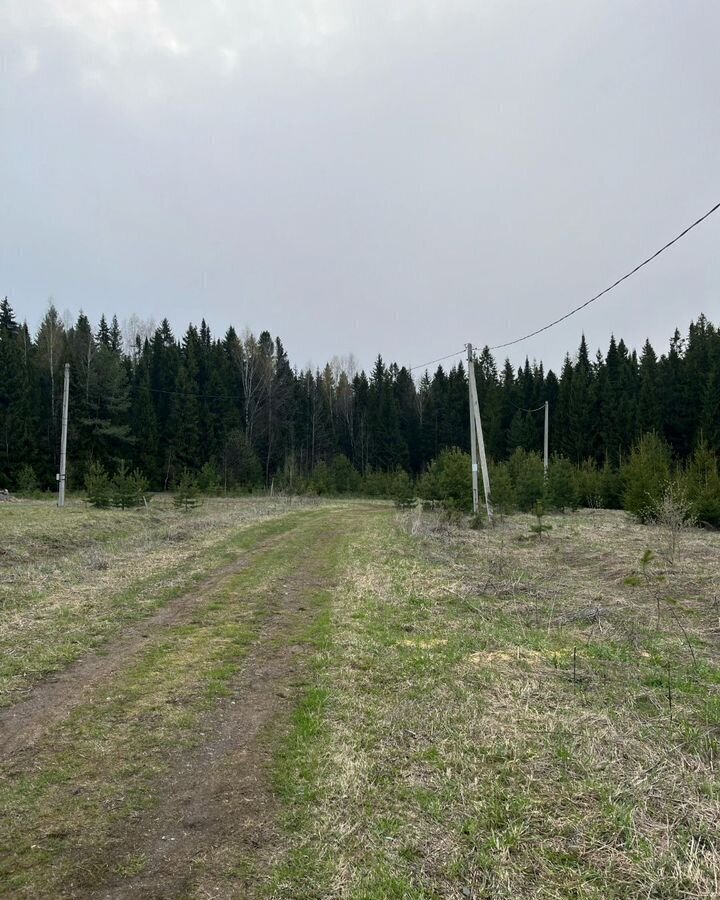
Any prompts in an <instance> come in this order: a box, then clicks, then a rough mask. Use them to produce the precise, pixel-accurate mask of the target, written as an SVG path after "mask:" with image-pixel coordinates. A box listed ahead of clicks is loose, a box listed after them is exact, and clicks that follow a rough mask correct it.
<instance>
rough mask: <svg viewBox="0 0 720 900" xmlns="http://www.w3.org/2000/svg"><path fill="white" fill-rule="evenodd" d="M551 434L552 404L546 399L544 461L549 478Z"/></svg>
mask: <svg viewBox="0 0 720 900" xmlns="http://www.w3.org/2000/svg"><path fill="white" fill-rule="evenodd" d="M549 435H550V405H549V403H548V402H547V400H546V401H545V444H544V448H545V454H544V459H543V462H544V464H545V477H546V478H547V474H548V464H549V462H550V456H549V453H548V447H549V446H550V441H549V439H548V438H549Z"/></svg>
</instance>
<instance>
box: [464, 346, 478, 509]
mask: <svg viewBox="0 0 720 900" xmlns="http://www.w3.org/2000/svg"><path fill="white" fill-rule="evenodd" d="M467 354H468V392H469V403H468V409H469V410H470V453H471V456H472V492H473V513H474V514H475V515H477V514H478V512H479V511H480V497H479V491H478V461H477V438H476V436H475V413H474V411H473V391H472V379H471V378H470V372H471V370H472V369H473V367H474V365H475V363H474V362H473V352H472V344H468V345H467Z"/></svg>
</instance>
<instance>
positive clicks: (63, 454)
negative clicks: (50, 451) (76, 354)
mask: <svg viewBox="0 0 720 900" xmlns="http://www.w3.org/2000/svg"><path fill="white" fill-rule="evenodd" d="M69 397H70V363H65V384H64V385H63V407H62V437H61V438H60V474H59V475H58V506H65V469H66V467H67V427H68V399H69Z"/></svg>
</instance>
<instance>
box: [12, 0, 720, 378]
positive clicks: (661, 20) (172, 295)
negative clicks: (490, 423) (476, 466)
mask: <svg viewBox="0 0 720 900" xmlns="http://www.w3.org/2000/svg"><path fill="white" fill-rule="evenodd" d="M719 28H720V7H718V6H717V4H714V3H711V2H688V3H682V4H680V3H676V2H670V0H664V2H657V3H652V4H649V3H647V2H644V3H640V2H622V3H620V2H613V3H607V2H603V3H600V2H585V3H582V4H577V3H570V2H565V3H559V2H548V3H545V4H528V3H519V2H502V3H500V2H493V3H477V2H454V3H453V2H445V3H440V2H437V3H436V2H425V3H419V2H417V3H411V2H406V3H404V4H393V5H388V4H384V3H379V2H363V3H350V2H345V3H342V2H339V3H330V2H321V0H316V2H309V0H305V2H296V3H291V2H282V3H280V2H255V3H247V4H237V3H231V2H220V0H215V2H214V3H205V4H198V3H194V2H193V3H190V2H186V3H180V2H167V0H165V2H162V0H156V2H151V0H115V2H113V3H104V4H98V3H95V2H91V0H47V2H37V0H36V2H33V0H24V2H23V0H5V3H4V4H3V6H2V7H0V54H1V59H2V64H1V72H2V81H1V82H0V127H1V129H2V141H0V166H1V169H0V172H1V174H0V179H1V180H0V184H1V185H2V189H1V196H2V207H3V216H2V220H1V222H0V272H1V273H2V283H0V291H2V292H6V293H7V294H8V295H9V296H10V298H11V301H12V302H13V304H14V305H15V306H16V308H17V309H18V311H19V312H21V313H24V314H27V316H28V320H29V323H30V324H31V326H33V325H35V324H36V323H37V321H38V320H39V318H40V316H41V315H42V312H43V310H44V307H45V305H46V303H47V298H48V297H49V296H50V295H52V296H53V297H54V298H55V300H56V303H57V305H58V306H59V307H60V308H61V309H64V308H65V307H69V308H71V309H73V310H74V311H77V310H78V309H79V308H80V307H82V308H83V309H84V310H85V311H86V312H87V313H88V314H89V315H90V316H91V318H93V319H95V320H96V319H97V318H98V316H99V314H100V312H101V311H106V312H108V313H111V312H116V313H117V314H118V315H119V317H120V318H122V317H124V316H127V315H128V314H130V313H131V312H137V313H139V314H141V315H147V316H149V315H152V316H154V317H156V318H160V317H162V316H163V315H166V314H167V315H168V316H169V318H170V319H171V321H172V323H173V325H174V326H175V328H176V330H178V331H182V329H183V328H184V327H185V326H186V324H187V322H188V321H190V320H193V321H196V322H197V321H198V320H199V319H200V318H201V317H202V316H205V317H206V319H207V320H208V321H209V323H210V324H211V326H212V327H213V328H214V329H216V330H218V331H222V330H224V328H225V327H226V326H227V325H228V324H230V323H234V324H236V325H237V326H238V327H240V328H242V327H243V326H245V325H249V326H250V327H251V328H253V329H256V330H257V329H261V328H265V327H267V328H269V329H270V330H271V331H272V332H274V333H279V334H280V335H281V336H282V337H283V339H284V341H285V343H286V345H287V346H288V347H289V349H290V352H291V355H292V357H293V359H294V360H295V361H296V362H297V363H299V364H304V363H305V362H306V361H307V360H310V359H311V360H313V361H314V362H315V363H322V362H324V360H325V359H326V358H328V357H330V356H332V355H333V354H334V353H343V352H348V351H353V352H355V353H356V355H357V356H358V357H359V358H360V360H361V362H362V363H363V364H364V365H368V364H370V363H371V361H372V357H373V356H374V355H375V353H377V352H381V353H382V354H383V355H384V356H386V357H388V358H392V359H398V360H399V361H401V362H405V363H407V364H413V363H417V362H422V361H424V360H425V359H431V358H433V357H435V356H439V355H441V354H443V353H445V352H448V351H450V350H454V349H456V348H459V347H461V346H462V344H463V343H464V342H465V341H466V340H472V341H473V342H475V343H478V344H482V343H485V342H488V343H499V342H502V341H504V340H507V339H509V338H512V337H515V336H516V335H517V334H518V333H522V332H525V331H527V330H530V329H531V328H533V327H537V326H538V325H541V324H542V323H543V322H544V321H546V320H548V319H550V318H554V317H555V316H556V315H558V314H561V313H562V312H564V311H565V310H566V309H567V308H568V307H570V306H573V305H575V304H577V303H578V302H581V301H582V300H583V299H585V298H586V297H587V296H589V295H591V294H593V293H595V292H596V291H597V290H599V289H601V288H602V287H604V286H605V284H607V283H609V282H610V281H612V280H614V278H615V277H617V275H619V274H621V272H622V271H624V270H625V269H626V268H629V267H630V266H631V265H633V264H635V263H636V262H638V261H639V260H640V259H641V258H642V257H644V256H645V255H646V254H647V253H648V252H651V251H652V250H654V249H655V248H656V247H657V246H659V245H660V244H662V243H663V242H664V241H665V240H667V239H668V238H669V237H671V236H672V235H673V234H674V232H675V231H677V230H679V228H680V227H682V226H684V225H685V224H688V223H689V222H690V221H691V220H692V219H694V218H695V217H696V216H697V215H699V214H700V213H701V212H703V211H704V210H705V209H706V208H708V207H709V206H710V205H711V204H712V203H713V202H715V201H716V200H717V199H718V197H719V196H720V184H719V183H718V176H717V159H718V158H720V153H719V151H720V118H719V117H718V84H719V76H720V62H718V57H717V53H716V47H715V42H716V40H715V39H716V35H717V33H718V29H719ZM719 229H720V218H719V219H718V220H717V221H714V220H710V221H709V222H708V223H707V224H706V225H704V226H702V228H701V229H698V230H697V231H696V232H694V233H693V235H692V236H691V237H689V238H688V239H687V241H686V242H684V243H683V244H681V245H679V246H678V247H677V248H675V249H673V250H672V251H670V253H669V254H667V255H666V256H665V257H663V258H662V259H661V260H659V261H658V262H657V263H656V264H654V265H653V267H652V268H649V269H647V270H645V271H644V272H643V273H642V274H640V275H639V276H638V277H637V278H636V279H634V280H632V281H631V282H629V283H628V284H627V285H625V286H623V287H621V288H620V289H618V291H617V292H616V293H614V294H611V295H609V296H608V298H606V299H605V300H604V301H602V303H601V304H598V305H597V306H596V307H593V308H591V309H589V310H588V311H587V312H586V313H583V314H582V316H580V317H577V318H576V319H573V320H570V321H569V322H568V323H566V324H565V325H563V326H561V327H559V328H557V329H555V330H554V331H553V332H551V333H549V334H545V335H542V336H540V337H538V338H536V339H533V340H531V341H529V342H527V344H525V345H521V347H520V348H514V349H513V350H512V352H511V358H512V359H513V361H514V362H515V363H517V362H520V361H522V359H523V358H524V355H525V353H527V354H529V355H530V357H531V358H533V357H537V358H543V359H544V360H546V362H548V363H550V364H551V365H553V366H555V367H557V366H559V364H560V362H561V360H562V355H563V353H564V351H565V350H566V349H573V348H574V347H575V346H576V345H577V342H578V339H579V334H580V331H581V330H584V331H585V333H586V334H587V336H588V340H589V343H590V345H591V347H595V346H597V345H601V346H603V347H605V346H606V344H607V340H608V338H609V335H610V332H611V331H615V333H616V334H619V335H622V336H624V337H625V338H626V339H628V340H629V341H631V342H632V343H634V344H640V343H641V342H642V341H643V340H644V338H645V336H646V335H649V336H650V338H651V340H653V342H654V343H656V345H657V346H658V347H659V348H661V347H664V345H665V343H666V341H667V338H668V337H669V335H670V333H671V332H672V329H673V328H674V327H675V325H676V324H679V325H680V326H681V327H683V328H684V327H685V326H686V324H687V321H688V320H689V319H690V317H692V316H694V315H696V314H697V313H699V312H700V311H701V310H705V311H706V312H707V313H708V314H709V315H710V316H713V315H714V316H715V318H717V294H718V291H717V289H718V283H719V276H720V263H719V261H718V253H717V246H718V234H719V233H720V232H719Z"/></svg>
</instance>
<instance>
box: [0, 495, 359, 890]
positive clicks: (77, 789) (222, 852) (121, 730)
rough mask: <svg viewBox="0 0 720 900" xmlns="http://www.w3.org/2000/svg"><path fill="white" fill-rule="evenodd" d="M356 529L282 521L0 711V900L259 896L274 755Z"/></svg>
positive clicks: (273, 841) (340, 514) (342, 517)
mask: <svg viewBox="0 0 720 900" xmlns="http://www.w3.org/2000/svg"><path fill="white" fill-rule="evenodd" d="M363 515H367V510H365V511H364V513H363ZM358 521H359V515H358V511H353V510H348V509H333V508H322V509H319V510H310V511H307V512H306V513H305V514H303V515H301V516H298V515H297V514H295V519H294V521H293V525H292V527H291V528H289V529H288V530H285V531H283V532H281V533H280V534H274V535H272V536H270V537H262V538H260V540H259V541H258V543H257V544H256V545H255V546H253V547H252V548H251V549H250V550H248V551H247V552H245V553H242V554H241V555H239V556H238V558H237V559H236V560H234V561H233V562H232V563H231V564H229V565H227V566H224V567H223V568H222V569H220V570H218V571H215V572H212V573H208V576H207V578H206V579H205V581H204V583H203V584H202V585H201V586H200V587H199V588H198V589H196V590H193V591H191V592H189V593H186V594H185V595H183V596H181V597H179V598H177V599H175V600H174V601H172V602H171V603H170V604H169V605H168V606H166V607H164V608H162V609H161V610H160V611H159V612H157V613H156V614H154V615H153V616H152V617H150V618H148V619H146V620H144V621H142V622H140V623H138V624H136V625H133V626H131V627H129V628H127V629H126V630H125V631H124V632H123V633H122V635H121V636H120V637H119V638H118V639H117V640H115V641H114V642H112V643H111V644H110V645H108V646H106V647H105V648H103V650H102V651H99V652H96V653H92V654H89V655H87V656H85V657H84V658H82V659H80V660H79V661H78V662H76V663H75V664H73V665H72V666H70V667H69V668H68V669H67V670H66V671H64V672H62V673H60V674H59V675H58V676H57V677H56V678H54V679H52V680H47V681H45V682H41V683H40V684H39V685H37V686H36V687H35V689H34V690H33V691H32V693H31V694H30V695H29V696H28V697H27V698H26V699H24V700H23V701H22V702H20V703H17V704H15V705H14V706H13V707H11V708H9V709H7V710H4V711H3V712H2V713H1V714H0V761H1V763H2V779H3V782H4V791H5V804H4V814H3V816H2V819H3V824H2V844H0V895H5V896H17V897H53V898H61V897H67V898H76V897H77V898H90V897H93V898H95V897H97V898H171V897H172V898H178V897H189V896H193V897H224V898H225V897H227V898H232V897H251V896H254V895H255V894H256V893H258V891H259V890H260V888H261V885H262V872H263V869H264V868H265V867H266V865H267V864H269V862H270V861H271V860H272V857H273V855H274V853H275V852H276V851H277V849H278V841H280V838H279V831H278V828H277V818H278V811H277V808H276V802H275V799H274V795H273V788H272V780H271V777H270V771H269V762H270V756H271V744H272V742H273V740H275V739H276V738H277V735H278V734H279V733H281V732H282V730H283V729H284V728H286V727H287V724H288V722H289V719H290V716H291V714H292V711H293V709H294V707H295V704H296V702H297V697H298V695H299V692H300V691H301V689H302V684H303V677H304V672H305V668H306V665H307V653H306V649H307V647H308V646H311V645H312V644H313V643H314V642H316V641H317V639H318V634H319V632H318V629H321V620H322V617H323V615H324V610H325V607H326V605H327V601H328V599H329V596H330V594H331V592H332V589H333V584H334V583H335V580H336V577H337V574H338V572H339V570H340V569H341V568H342V565H343V560H344V559H345V558H346V556H347V553H348V551H349V549H350V548H351V545H352V541H353V534H354V533H356V532H357V528H358Z"/></svg>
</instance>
